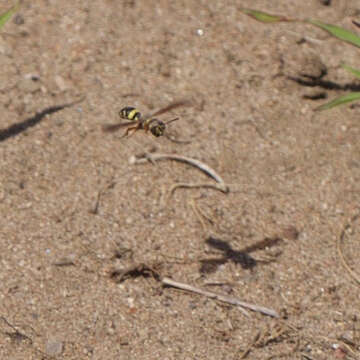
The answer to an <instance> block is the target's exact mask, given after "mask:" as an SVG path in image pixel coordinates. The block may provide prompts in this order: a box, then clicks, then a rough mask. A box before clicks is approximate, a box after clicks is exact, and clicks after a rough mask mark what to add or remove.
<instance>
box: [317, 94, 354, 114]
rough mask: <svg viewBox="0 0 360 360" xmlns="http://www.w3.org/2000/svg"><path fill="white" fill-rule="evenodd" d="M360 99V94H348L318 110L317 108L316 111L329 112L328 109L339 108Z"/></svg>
mask: <svg viewBox="0 0 360 360" xmlns="http://www.w3.org/2000/svg"><path fill="white" fill-rule="evenodd" d="M358 99H360V92H353V93H350V94H346V95H343V96H340V97H338V98H336V99H334V100H332V101H330V102H328V103H326V104H324V105H321V106H319V107H318V108H316V109H315V110H316V111H322V110H327V109H331V108H333V107H335V106H339V105H342V104H346V103H348V102H351V101H355V100H358Z"/></svg>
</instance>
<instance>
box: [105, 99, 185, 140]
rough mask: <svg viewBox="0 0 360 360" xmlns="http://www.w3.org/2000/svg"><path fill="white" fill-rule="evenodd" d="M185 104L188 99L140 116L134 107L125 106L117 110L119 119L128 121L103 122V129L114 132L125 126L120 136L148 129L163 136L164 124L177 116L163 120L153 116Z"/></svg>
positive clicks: (157, 135)
mask: <svg viewBox="0 0 360 360" xmlns="http://www.w3.org/2000/svg"><path fill="white" fill-rule="evenodd" d="M186 104H188V101H186V100H182V101H177V102H173V103H171V104H170V105H168V106H166V107H164V108H161V109H160V110H158V111H156V112H155V113H153V114H151V115H146V116H142V115H141V113H140V112H139V111H138V110H137V109H135V108H134V107H131V106H126V107H124V108H122V109H121V110H120V111H119V116H120V118H121V119H123V120H128V121H126V122H121V123H118V124H105V125H103V131H105V132H115V131H117V130H118V129H121V128H123V127H127V129H126V131H125V133H124V135H123V136H121V138H123V137H126V136H130V135H133V134H134V133H135V132H137V131H138V130H145V132H148V131H150V132H151V133H152V134H153V135H154V136H156V137H159V136H163V135H164V133H165V130H166V126H167V125H168V124H170V123H172V122H174V121H177V120H179V118H175V119H172V120H169V121H166V122H164V121H161V120H159V119H157V118H156V117H155V116H158V115H162V114H164V113H166V112H168V111H170V110H173V109H175V108H178V107H180V106H183V105H186Z"/></svg>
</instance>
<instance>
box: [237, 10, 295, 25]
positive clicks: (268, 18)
mask: <svg viewBox="0 0 360 360" xmlns="http://www.w3.org/2000/svg"><path fill="white" fill-rule="evenodd" d="M240 11H241V12H243V13H244V14H246V15H249V16H251V17H252V18H254V19H255V20H258V21H261V22H263V23H276V22H281V21H292V20H291V19H289V18H286V17H284V16H277V15H271V14H268V13H265V12H263V11H258V10H252V9H245V8H242V9H240Z"/></svg>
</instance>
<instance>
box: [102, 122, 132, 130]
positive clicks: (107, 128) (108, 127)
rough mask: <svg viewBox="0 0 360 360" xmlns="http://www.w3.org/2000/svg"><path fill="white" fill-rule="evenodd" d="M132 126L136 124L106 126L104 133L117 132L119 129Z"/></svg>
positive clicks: (126, 123) (124, 123) (103, 127)
mask: <svg viewBox="0 0 360 360" xmlns="http://www.w3.org/2000/svg"><path fill="white" fill-rule="evenodd" d="M130 125H134V122H132V121H129V122H122V123H119V124H105V125H103V126H102V131H104V132H115V131H117V130H119V129H122V128H124V127H126V126H130Z"/></svg>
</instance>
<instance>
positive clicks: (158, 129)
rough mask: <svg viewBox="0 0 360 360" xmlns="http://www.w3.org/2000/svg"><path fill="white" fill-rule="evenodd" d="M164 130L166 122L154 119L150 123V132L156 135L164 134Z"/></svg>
mask: <svg viewBox="0 0 360 360" xmlns="http://www.w3.org/2000/svg"><path fill="white" fill-rule="evenodd" d="M164 131H165V123H164V122H162V121H160V120H157V119H154V121H153V122H152V123H151V124H150V132H151V133H152V134H153V135H154V136H156V137H159V136H162V135H164Z"/></svg>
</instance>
